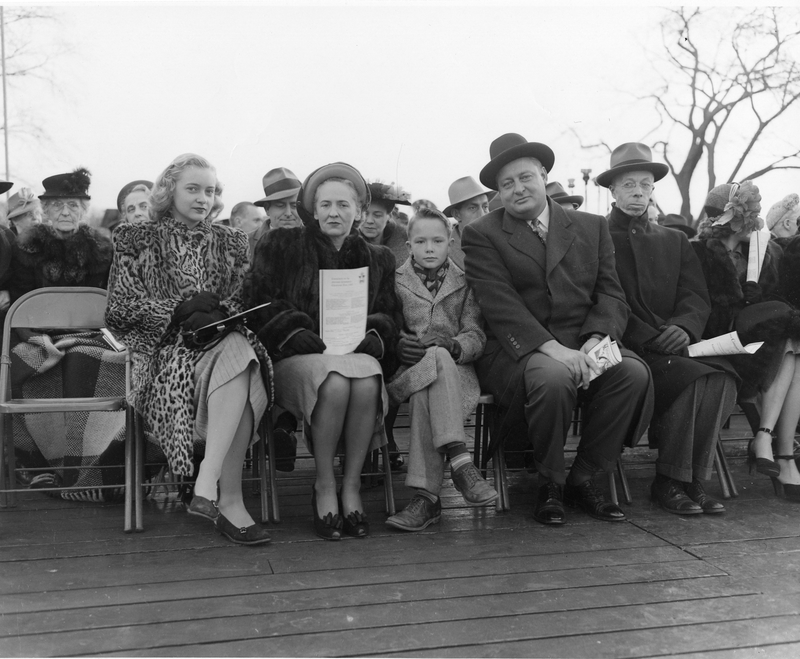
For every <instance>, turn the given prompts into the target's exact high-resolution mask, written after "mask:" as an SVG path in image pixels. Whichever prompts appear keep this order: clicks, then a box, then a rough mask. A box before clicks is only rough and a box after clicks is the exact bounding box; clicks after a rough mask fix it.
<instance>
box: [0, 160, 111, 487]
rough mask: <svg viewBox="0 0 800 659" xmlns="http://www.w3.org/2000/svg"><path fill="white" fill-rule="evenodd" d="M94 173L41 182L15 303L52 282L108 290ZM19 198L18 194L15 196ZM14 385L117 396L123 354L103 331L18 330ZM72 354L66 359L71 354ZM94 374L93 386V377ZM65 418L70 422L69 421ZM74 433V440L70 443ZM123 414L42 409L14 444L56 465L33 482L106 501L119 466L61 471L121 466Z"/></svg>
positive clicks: (22, 246) (19, 255)
mask: <svg viewBox="0 0 800 659" xmlns="http://www.w3.org/2000/svg"><path fill="white" fill-rule="evenodd" d="M90 182H91V180H90V174H89V172H88V171H87V170H86V169H83V168H79V169H76V170H75V171H73V172H69V173H66V174H57V175H55V176H50V177H48V178H46V179H44V181H43V182H42V183H43V185H44V193H43V194H42V195H40V196H39V199H40V200H41V205H42V211H43V213H44V219H45V222H43V223H41V224H32V225H31V226H28V227H27V228H26V229H24V230H23V231H21V232H20V235H19V236H18V237H17V244H16V247H15V249H14V262H13V265H12V270H13V275H12V278H11V281H10V282H9V292H10V294H11V300H12V302H14V301H16V300H17V299H18V298H20V297H21V296H22V295H24V294H25V293H28V292H29V291H32V290H35V289H37V288H42V287H48V286H92V287H98V288H105V287H106V283H107V281H108V272H109V268H110V267H111V242H110V241H109V239H108V238H106V237H105V236H104V235H102V234H101V233H100V232H98V231H96V230H95V229H92V228H91V227H89V226H88V225H87V224H86V223H85V222H84V220H85V218H86V214H87V211H88V209H89V200H90V197H89V184H90ZM15 196H16V195H15ZM34 201H35V200H34V199H33V195H32V194H28V193H27V192H26V191H25V190H24V189H23V190H21V191H20V198H19V199H18V200H17V203H15V205H14V207H13V208H12V209H11V212H12V213H14V212H20V213H27V212H31V211H33V212H35V207H36V206H37V205H38V204H37V203H34ZM12 342H14V347H13V348H12V363H13V364H14V367H16V368H14V367H12V381H13V382H12V386H14V387H15V388H16V390H17V391H18V392H20V393H21V394H22V396H23V397H24V396H25V395H26V393H27V392H29V391H30V392H31V393H30V394H29V395H34V393H33V392H41V391H43V390H53V391H58V395H66V396H69V395H70V390H71V389H72V388H73V387H74V390H75V393H74V395H75V396H83V395H85V394H84V393H82V391H84V389H83V388H82V387H85V382H87V381H88V382H91V383H92V389H93V392H92V393H93V394H94V395H99V396H114V395H124V392H125V371H124V368H125V362H124V356H123V355H121V353H116V352H114V351H113V350H110V349H109V346H108V344H107V343H106V342H105V341H104V340H103V339H102V336H101V335H100V334H93V333H81V334H74V333H70V334H64V333H63V332H62V333H59V332H50V333H48V334H38V335H36V336H35V337H33V335H32V334H31V333H30V332H26V331H24V330H17V331H16V336H13V337H12ZM67 356H68V358H67ZM93 377H94V378H96V379H97V384H96V385H95V384H94V381H93V379H92V378H93ZM64 419H66V424H67V425H66V427H65V426H64ZM65 437H70V441H69V442H67V441H65ZM124 437H125V413H124V412H119V413H117V412H94V413H91V414H90V415H89V418H86V416H85V415H77V414H75V415H67V416H66V417H63V415H41V416H40V417H39V419H38V420H36V421H34V420H33V417H32V418H31V422H30V423H28V421H27V418H26V420H25V422H24V423H22V424H20V425H19V426H18V427H17V432H16V433H15V437H14V440H15V445H16V447H17V451H18V452H19V453H20V460H21V462H22V463H23V464H26V465H28V466H31V467H53V468H55V471H53V472H44V473H40V474H39V475H37V476H36V477H35V478H34V479H33V481H32V483H31V487H39V488H43V489H44V488H47V489H50V488H58V487H60V486H63V487H68V486H69V487H73V488H81V489H72V490H63V491H62V492H60V495H61V496H62V497H63V498H65V499H71V500H78V501H102V500H104V499H106V498H108V494H109V490H108V489H103V487H102V486H105V487H106V488H109V487H113V486H116V485H119V484H121V483H122V481H123V474H122V473H120V471H119V470H111V469H102V470H101V469H84V470H81V471H77V472H76V471H67V470H64V471H61V470H60V469H59V468H60V467H63V466H65V465H67V464H76V463H77V464H81V465H83V466H84V467H86V466H89V467H91V466H93V465H100V464H121V463H122V461H123V455H124V442H123V440H124Z"/></svg>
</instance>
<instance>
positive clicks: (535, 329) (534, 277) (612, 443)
mask: <svg viewBox="0 0 800 659" xmlns="http://www.w3.org/2000/svg"><path fill="white" fill-rule="evenodd" d="M489 152H490V156H491V161H490V162H489V163H488V164H487V165H486V166H485V167H484V168H483V170H482V171H481V174H480V180H481V183H483V185H485V186H486V187H488V188H492V189H494V190H499V197H500V198H501V201H502V204H503V205H502V207H501V208H498V209H497V210H495V211H493V212H490V213H489V214H488V215H484V216H483V217H481V218H480V219H478V220H475V222H473V223H472V224H470V225H468V226H467V227H466V228H465V230H464V240H463V248H464V252H465V254H466V266H467V267H466V273H467V281H468V282H469V283H470V285H471V286H472V287H473V290H474V291H475V294H476V296H477V298H478V303H479V305H480V307H481V311H482V312H483V316H484V318H485V319H486V322H487V325H488V328H487V331H486V334H487V338H488V342H487V345H486V349H485V352H484V355H483V357H482V358H481V359H480V360H479V361H478V362H477V365H476V370H477V372H478V378H479V380H480V382H481V386H482V388H483V390H485V391H487V392H489V393H491V394H492V395H493V396H494V397H495V401H496V403H497V404H498V405H499V406H500V408H501V412H502V413H501V419H502V421H501V424H500V427H499V429H498V431H496V432H495V433H494V435H493V437H492V441H493V442H496V441H501V442H502V441H505V438H506V437H507V436H509V435H512V434H513V435H517V434H519V433H520V431H521V432H522V433H523V434H526V435H527V437H528V439H529V440H530V444H531V446H532V451H533V460H534V464H535V467H536V470H537V471H538V474H539V490H538V494H537V499H536V503H535V507H534V519H536V520H537V521H539V522H541V523H543V524H563V523H564V519H565V513H564V507H563V501H564V500H566V502H567V503H571V504H573V505H577V506H580V507H581V508H583V509H584V510H585V511H587V512H588V513H589V514H590V515H592V516H593V517H596V518H598V519H602V520H605V521H622V520H624V519H625V514H624V513H623V512H622V510H621V509H620V508H619V507H618V506H616V505H614V504H612V503H610V502H608V501H606V500H605V498H604V496H603V494H602V493H601V492H600V490H599V489H597V487H596V486H595V485H594V482H593V476H594V474H595V473H596V472H599V471H605V472H608V471H610V470H611V469H613V468H614V466H615V464H616V461H617V458H618V457H619V454H620V450H621V449H622V445H623V442H625V441H626V440H627V441H628V442H629V443H631V444H633V443H635V442H636V441H638V439H639V437H641V435H642V433H643V432H644V428H645V427H646V425H647V423H648V421H649V420H650V413H649V407H650V406H651V405H652V394H651V391H652V390H651V387H650V373H649V371H648V368H647V366H646V365H645V364H644V362H642V361H641V360H640V359H639V358H638V357H636V356H635V355H634V354H633V353H629V352H627V351H624V350H623V358H622V362H621V363H620V364H617V365H615V366H612V367H611V368H609V369H608V370H606V371H604V372H602V373H601V369H600V368H599V367H598V365H597V363H596V362H595V361H594V360H593V359H592V358H591V357H590V356H589V355H588V354H587V353H588V351H589V350H591V349H592V348H593V347H594V346H595V345H597V343H598V342H599V341H600V340H601V339H603V338H604V337H605V336H610V337H611V338H612V339H615V340H620V339H621V338H622V332H623V330H624V329H625V324H626V323H627V320H628V314H629V311H630V310H629V308H628V305H627V303H626V302H625V294H624V292H623V291H622V288H621V287H620V285H619V280H618V279H617V274H616V271H615V269H614V249H613V245H612V243H611V237H610V236H609V234H608V227H607V224H606V221H605V219H604V218H603V217H600V216H599V215H591V214H589V213H582V212H580V211H573V210H564V209H563V208H562V207H561V206H559V205H558V204H557V203H555V202H553V200H552V199H549V198H548V197H547V194H546V193H545V185H546V183H547V174H548V172H549V171H550V169H551V168H552V166H553V162H554V160H555V156H554V155H553V152H552V151H551V150H550V148H549V147H548V146H546V145H544V144H540V143H538V142H528V141H527V140H526V139H525V138H524V137H522V136H521V135H517V134H515V133H509V134H506V135H503V136H502V137H499V138H498V139H496V140H495V141H494V142H492V145H491V147H490V149H489ZM578 400H581V401H585V402H586V403H587V406H586V414H585V424H584V428H583V432H582V435H581V439H580V443H579V445H578V453H577V455H576V457H575V460H574V462H573V464H572V467H571V469H570V471H569V475H567V474H566V466H565V458H564V442H565V440H566V437H567V432H568V430H569V426H570V422H571V419H572V413H573V408H574V406H575V403H576V402H577V401H578Z"/></svg>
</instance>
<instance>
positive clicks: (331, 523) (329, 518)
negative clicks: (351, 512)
mask: <svg viewBox="0 0 800 659" xmlns="http://www.w3.org/2000/svg"><path fill="white" fill-rule="evenodd" d="M311 509H312V510H313V511H314V532H315V533H316V534H317V535H318V536H319V537H320V538H322V539H323V540H341V539H342V518H341V517H340V516H339V515H338V514H337V515H334V514H333V513H328V514H327V515H325V517H320V516H319V512H317V488H316V487H314V486H313V485H312V486H311Z"/></svg>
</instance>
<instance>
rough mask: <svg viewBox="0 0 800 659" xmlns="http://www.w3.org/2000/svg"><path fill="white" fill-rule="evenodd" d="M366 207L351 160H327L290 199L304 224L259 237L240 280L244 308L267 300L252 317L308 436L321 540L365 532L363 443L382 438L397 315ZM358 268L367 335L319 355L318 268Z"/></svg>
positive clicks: (386, 254)
mask: <svg viewBox="0 0 800 659" xmlns="http://www.w3.org/2000/svg"><path fill="white" fill-rule="evenodd" d="M368 204H369V190H368V188H367V184H366V182H365V181H364V179H363V177H362V176H361V174H360V173H359V172H358V171H357V170H355V169H354V168H353V167H351V166H350V165H346V164H344V163H334V164H331V165H326V166H324V167H321V168H319V169H318V170H316V171H314V172H313V173H312V174H311V175H310V176H309V177H308V178H307V179H306V180H305V182H304V183H303V187H302V188H301V190H300V193H299V198H298V211H299V214H300V217H301V219H302V220H303V222H304V223H305V226H304V227H303V228H294V229H274V230H272V231H270V232H269V233H267V234H265V235H264V236H263V237H262V238H261V239H260V240H259V242H258V245H256V250H255V255H254V261H253V267H252V270H251V271H250V273H249V274H248V276H247V278H246V280H245V285H244V296H245V301H246V303H247V304H248V306H254V305H257V304H260V303H264V302H271V306H269V307H267V309H266V310H265V311H263V312H261V313H260V315H259V316H258V319H257V323H258V327H257V329H258V330H259V331H258V336H259V339H261V341H262V342H263V343H264V345H266V346H267V348H268V350H269V352H270V355H271V356H272V359H273V361H274V363H275V401H276V403H277V404H278V405H279V406H280V407H282V408H284V409H286V410H288V411H289V412H291V413H292V414H294V415H295V417H302V418H303V420H304V422H305V425H306V430H307V432H306V437H307V438H309V439H310V440H311V441H312V442H313V453H314V458H315V462H316V470H317V478H316V483H315V485H314V488H313V490H312V496H311V502H312V508H313V510H314V530H315V532H316V533H317V535H319V536H320V537H323V538H325V539H328V540H338V539H340V538H341V535H342V530H343V531H344V532H345V533H347V534H348V535H351V536H355V537H363V536H366V535H367V534H368V522H367V520H366V517H365V516H364V514H363V511H364V507H363V504H362V502H361V495H360V487H361V468H362V465H363V463H364V458H365V457H366V454H367V450H368V449H369V448H370V446H372V447H373V448H375V447H376V446H377V445H381V444H384V443H385V442H386V437H385V432H384V429H383V416H384V414H385V411H386V408H387V404H388V399H387V396H386V390H385V388H384V387H383V382H382V376H383V374H384V373H385V374H386V376H387V377H388V376H389V375H391V374H392V373H393V372H394V370H395V368H396V361H395V356H394V355H395V343H396V341H397V329H398V325H399V323H398V318H399V319H400V322H402V316H399V313H400V310H399V305H398V301H397V296H396V293H395V289H394V270H395V259H394V256H393V255H392V253H391V252H390V251H389V250H388V249H387V248H385V247H382V246H375V245H370V244H368V243H367V242H366V241H365V240H364V239H363V238H361V236H360V235H359V234H358V233H357V232H356V231H355V230H354V224H355V222H356V221H357V220H358V218H359V217H360V215H361V213H362V212H363V209H364V208H366V207H367V206H368ZM363 267H367V268H368V269H369V270H368V272H369V283H368V286H369V293H368V301H367V314H368V315H367V333H366V336H365V337H364V339H363V341H361V343H360V344H359V345H358V346H357V347H356V349H355V352H354V353H351V354H348V355H330V354H323V352H324V351H325V349H326V345H325V344H324V343H323V341H322V339H321V338H320V334H321V331H320V322H319V305H320V289H319V277H320V270H336V269H350V268H363ZM340 439H343V443H344V448H345V458H346V459H345V467H344V478H343V480H342V490H341V498H340V499H338V498H337V492H336V481H335V479H334V471H333V461H334V456H335V454H336V448H337V445H338V444H339V441H340ZM339 501H341V503H339Z"/></svg>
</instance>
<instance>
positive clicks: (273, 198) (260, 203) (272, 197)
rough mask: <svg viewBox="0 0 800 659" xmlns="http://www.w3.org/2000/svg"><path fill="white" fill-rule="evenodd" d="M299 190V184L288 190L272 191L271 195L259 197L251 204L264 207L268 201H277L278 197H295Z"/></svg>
mask: <svg viewBox="0 0 800 659" xmlns="http://www.w3.org/2000/svg"><path fill="white" fill-rule="evenodd" d="M300 190H301V186H297V187H296V188H290V189H288V190H281V191H280V192H273V193H272V194H271V195H267V196H266V197H264V198H263V199H259V200H258V201H254V202H253V205H255V206H261V207H262V208H264V207H265V206H266V205H267V204H268V203H269V202H270V201H278V200H279V199H287V198H289V197H296V196H297V195H298V194H299V192H300Z"/></svg>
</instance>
